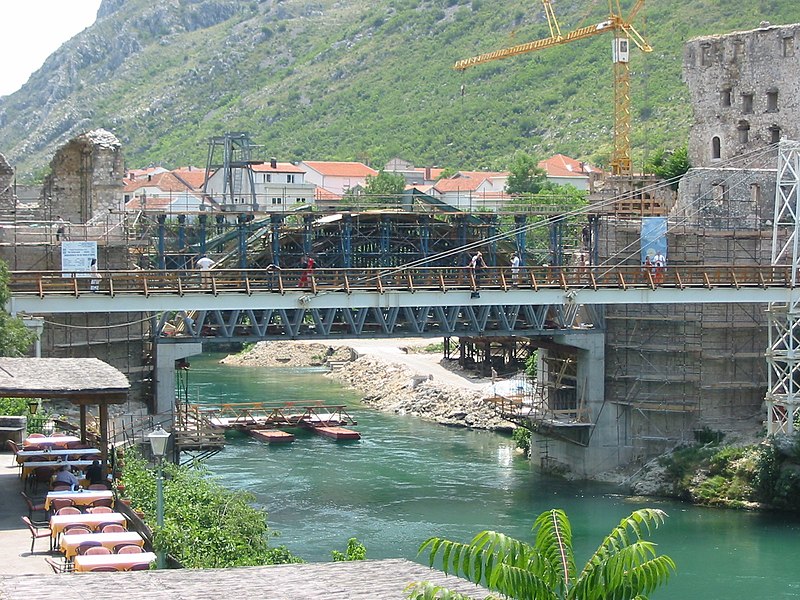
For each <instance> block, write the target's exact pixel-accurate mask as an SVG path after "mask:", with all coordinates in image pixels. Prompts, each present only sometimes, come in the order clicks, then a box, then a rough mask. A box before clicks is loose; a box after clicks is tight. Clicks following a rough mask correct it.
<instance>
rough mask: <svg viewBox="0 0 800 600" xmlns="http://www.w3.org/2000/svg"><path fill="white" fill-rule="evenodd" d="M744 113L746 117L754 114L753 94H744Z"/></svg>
mask: <svg viewBox="0 0 800 600" xmlns="http://www.w3.org/2000/svg"><path fill="white" fill-rule="evenodd" d="M742 112H743V113H744V114H746V115H750V114H753V94H742Z"/></svg>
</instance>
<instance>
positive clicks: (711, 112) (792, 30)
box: [683, 24, 800, 168]
mask: <svg viewBox="0 0 800 600" xmlns="http://www.w3.org/2000/svg"><path fill="white" fill-rule="evenodd" d="M683 68H684V80H685V81H686V83H687V85H688V86H689V92H690V94H691V98H692V108H693V110H694V123H693V125H692V127H691V128H690V130H689V131H690V134H689V161H690V162H691V164H692V165H693V166H696V167H710V166H714V165H716V164H719V163H720V162H722V161H726V160H729V159H731V158H733V157H737V156H741V155H743V154H745V153H750V152H753V151H758V150H761V149H763V148H764V147H765V146H768V145H769V144H771V143H774V142H776V141H778V139H780V137H781V136H785V137H788V138H789V139H800V24H793V25H784V26H769V25H768V24H765V25H764V26H762V27H759V28H758V29H753V30H750V31H738V32H734V33H729V34H726V35H715V36H706V37H700V38H695V39H692V40H690V41H689V42H687V44H686V46H685V47H684V53H683ZM714 138H718V140H719V153H718V154H719V156H718V157H715V155H714V154H715V153H714V142H713V140H714ZM773 162H774V154H773V155H772V156H768V155H762V156H760V157H758V158H757V159H756V158H753V157H749V158H748V159H747V163H748V164H747V165H746V166H747V167H748V168H752V167H761V166H765V165H767V166H771V164H772V163H773Z"/></svg>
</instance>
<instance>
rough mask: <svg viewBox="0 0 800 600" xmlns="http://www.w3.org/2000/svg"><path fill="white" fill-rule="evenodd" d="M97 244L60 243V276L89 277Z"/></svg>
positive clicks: (95, 257)
mask: <svg viewBox="0 0 800 600" xmlns="http://www.w3.org/2000/svg"><path fill="white" fill-rule="evenodd" d="M93 258H94V259H95V260H96V259H97V242H66V241H65V242H61V276H62V277H73V275H74V276H75V277H89V276H90V275H91V272H90V267H91V265H92V259H93Z"/></svg>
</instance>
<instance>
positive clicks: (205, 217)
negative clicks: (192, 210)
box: [197, 215, 208, 255]
mask: <svg viewBox="0 0 800 600" xmlns="http://www.w3.org/2000/svg"><path fill="white" fill-rule="evenodd" d="M197 222H198V223H199V224H200V241H199V244H200V254H201V255H203V254H205V253H206V233H207V231H206V224H207V223H208V215H200V216H199V217H197Z"/></svg>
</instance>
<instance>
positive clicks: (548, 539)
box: [408, 508, 675, 600]
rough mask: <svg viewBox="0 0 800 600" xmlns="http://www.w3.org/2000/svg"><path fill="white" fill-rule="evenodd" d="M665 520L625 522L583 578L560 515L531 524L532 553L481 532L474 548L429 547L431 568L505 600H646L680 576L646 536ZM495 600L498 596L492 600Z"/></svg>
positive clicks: (644, 513) (424, 591) (421, 595)
mask: <svg viewBox="0 0 800 600" xmlns="http://www.w3.org/2000/svg"><path fill="white" fill-rule="evenodd" d="M665 517H666V513H664V512H663V511H661V510H658V509H653V508H643V509H640V510H637V511H634V512H632V513H631V514H630V515H629V516H627V517H625V518H624V519H622V521H620V523H619V525H618V526H617V527H615V528H614V529H613V530H612V531H611V533H610V534H609V535H608V536H607V537H606V538H605V539H604V540H603V542H602V543H601V544H600V546H599V547H598V548H597V550H595V552H594V554H593V555H592V556H591V558H590V559H589V561H588V562H587V563H586V565H585V566H584V567H583V569H581V570H580V571H578V570H577V568H576V565H575V559H574V555H573V549H572V527H571V525H570V522H569V519H568V518H567V515H566V514H565V513H564V511H562V510H557V509H553V510H548V511H545V512H543V513H542V514H541V515H539V517H538V518H537V519H536V522H535V523H534V524H533V532H534V535H535V541H534V543H533V545H531V544H528V543H526V542H522V541H520V540H516V539H514V538H510V537H508V536H505V535H503V534H502V533H497V532H495V531H482V532H481V533H479V534H478V535H476V536H475V537H474V538H473V539H472V541H471V542H470V543H469V544H461V543H458V542H452V541H450V540H445V539H442V538H438V537H432V538H429V539H428V540H426V541H425V542H424V543H423V544H422V546H421V547H420V552H424V551H426V550H427V551H428V552H429V562H430V566H431V568H433V566H434V564H436V560H437V559H440V560H441V562H442V569H443V570H444V572H445V573H448V574H450V573H452V574H454V575H458V576H461V577H464V578H466V579H468V580H469V581H472V582H473V583H475V584H477V585H482V586H484V587H485V588H488V589H489V590H491V591H492V592H496V593H497V594H499V595H500V596H502V597H503V598H518V599H522V598H525V599H526V600H527V599H529V598H536V599H537V600H584V599H588V598H594V599H596V600H612V599H614V600H644V599H645V598H646V597H647V594H650V593H651V592H652V591H654V590H655V589H657V588H659V587H661V586H662V585H664V584H665V583H667V580H668V579H669V576H670V574H671V573H672V572H673V571H674V570H675V563H674V562H673V560H672V559H671V558H670V557H669V556H666V555H660V556H659V555H657V554H656V547H655V544H653V543H652V542H650V541H648V540H645V539H643V537H644V535H646V534H649V533H650V532H651V530H653V529H656V528H657V527H658V526H659V525H661V524H662V523H663V522H664V519H665ZM408 591H409V592H410V593H409V598H412V599H413V600H433V599H434V598H439V599H443V598H451V599H460V600H464V599H467V598H468V597H467V596H464V595H463V594H457V593H455V592H451V591H450V590H447V589H446V588H441V587H438V586H434V585H432V584H430V583H427V582H423V583H416V584H412V585H411V586H409V589H408ZM492 597H494V596H492Z"/></svg>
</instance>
